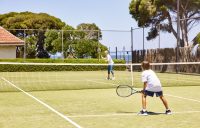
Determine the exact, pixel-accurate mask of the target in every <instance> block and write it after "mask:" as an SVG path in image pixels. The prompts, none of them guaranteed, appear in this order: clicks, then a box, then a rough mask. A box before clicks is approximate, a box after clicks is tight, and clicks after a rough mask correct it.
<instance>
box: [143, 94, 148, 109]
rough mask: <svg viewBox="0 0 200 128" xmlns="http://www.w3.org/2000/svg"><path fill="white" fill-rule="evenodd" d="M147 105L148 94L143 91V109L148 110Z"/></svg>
mask: <svg viewBox="0 0 200 128" xmlns="http://www.w3.org/2000/svg"><path fill="white" fill-rule="evenodd" d="M146 105H147V100H146V95H145V94H144V93H142V109H143V110H146Z"/></svg>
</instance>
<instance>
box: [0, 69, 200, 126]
mask: <svg viewBox="0 0 200 128" xmlns="http://www.w3.org/2000/svg"><path fill="white" fill-rule="evenodd" d="M0 76H1V79H0V91H1V92H0V113H1V114H0V127H1V128H27V127H28V128H41V127H42V128H55V127H56V128H78V127H80V128H133V127H137V128H155V127H159V128H166V127H170V128H199V125H200V123H199V121H200V116H199V115H200V100H199V99H200V93H199V90H200V86H199V85H200V79H199V78H200V76H198V75H181V74H164V73H163V74H160V73H158V76H159V78H160V79H161V81H162V83H163V86H165V87H163V90H164V95H165V97H166V99H167V100H168V102H169V106H170V108H171V110H172V112H173V114H172V115H165V114H164V112H165V108H164V106H163V104H162V102H161V101H160V99H159V98H156V97H153V98H151V97H148V98H147V110H148V111H149V115H148V116H139V115H137V113H138V112H139V111H140V110H141V96H140V94H134V95H132V96H130V97H128V98H121V97H118V96H117V94H116V92H115V88H116V86H117V85H119V84H128V85H131V84H132V82H131V80H132V78H131V73H130V72H127V71H126V72H121V71H119V72H116V79H115V80H109V81H108V80H106V79H105V78H106V72H105V71H97V72H49V73H47V72H45V73H42V72H41V73H0ZM132 76H133V85H134V87H135V88H136V87H137V88H136V89H138V90H140V88H141V87H142V84H141V82H140V73H139V72H134V73H133V75H132ZM16 87H19V88H20V89H22V90H21V91H25V92H20V91H18V89H19V88H18V89H15V88H16Z"/></svg>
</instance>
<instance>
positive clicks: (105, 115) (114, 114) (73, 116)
mask: <svg viewBox="0 0 200 128" xmlns="http://www.w3.org/2000/svg"><path fill="white" fill-rule="evenodd" d="M187 113H200V111H182V112H172V115H173V114H187ZM155 114H156V113H155ZM157 114H165V113H163V112H157ZM149 115H151V114H149ZM152 115H153V114H152ZM113 116H138V114H137V113H118V114H117V113H110V114H102V115H95V114H94V115H71V116H68V117H72V118H81V117H113Z"/></svg>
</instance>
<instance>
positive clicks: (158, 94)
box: [144, 90, 163, 97]
mask: <svg viewBox="0 0 200 128" xmlns="http://www.w3.org/2000/svg"><path fill="white" fill-rule="evenodd" d="M154 93H155V94H156V97H160V96H163V92H162V91H160V92H151V91H147V90H145V91H144V95H146V96H151V97H153V96H154Z"/></svg>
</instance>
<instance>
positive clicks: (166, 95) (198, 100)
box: [164, 94, 200, 103]
mask: <svg viewBox="0 0 200 128" xmlns="http://www.w3.org/2000/svg"><path fill="white" fill-rule="evenodd" d="M164 95H166V96H171V97H175V98H179V99H184V100H190V101H194V102H199V103H200V101H199V100H195V99H191V98H184V97H181V96H174V95H170V94H164Z"/></svg>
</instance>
